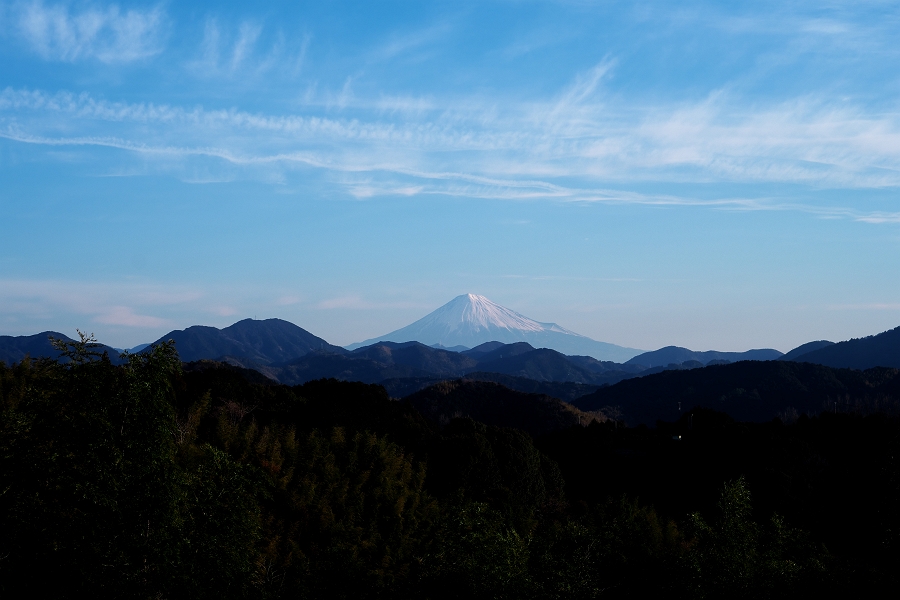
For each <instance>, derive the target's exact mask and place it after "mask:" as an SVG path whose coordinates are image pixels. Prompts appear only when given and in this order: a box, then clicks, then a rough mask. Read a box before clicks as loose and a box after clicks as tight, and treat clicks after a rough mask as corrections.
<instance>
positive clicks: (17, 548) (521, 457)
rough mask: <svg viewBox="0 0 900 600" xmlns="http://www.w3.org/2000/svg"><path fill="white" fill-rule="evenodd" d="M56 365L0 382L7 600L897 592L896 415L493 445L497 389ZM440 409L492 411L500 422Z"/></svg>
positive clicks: (151, 358)
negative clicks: (401, 390)
mask: <svg viewBox="0 0 900 600" xmlns="http://www.w3.org/2000/svg"><path fill="white" fill-rule="evenodd" d="M65 355H66V359H67V360H64V361H56V360H46V359H44V360H37V361H30V360H25V361H22V362H20V363H18V364H16V365H13V366H6V365H4V364H3V363H0V394H2V396H0V411H2V412H0V521H2V523H0V528H2V529H0V530H2V532H3V535H2V536H0V593H2V594H3V595H4V597H20V596H24V595H26V594H27V595H28V596H43V597H60V598H65V597H76V596H77V597H83V596H90V597H116V598H123V597H141V598H143V597H146V598H205V597H212V598H219V599H221V598H241V597H253V598H325V597H328V598H435V599H437V598H631V597H641V598H645V597H652V595H659V596H665V597H669V598H802V597H821V596H823V595H826V594H827V595H830V596H833V595H835V594H843V595H845V596H847V597H871V598H876V597H891V598H893V597H895V594H896V589H897V586H898V584H900V581H898V573H900V511H898V507H900V419H898V418H897V417H895V416H887V415H884V414H878V413H875V414H870V415H867V416H861V415H860V414H851V413H843V412H841V411H840V410H838V407H835V409H834V411H833V412H831V413H828V412H825V413H822V414H819V415H818V416H812V417H810V416H807V415H806V414H803V415H800V416H799V417H798V418H796V419H789V420H788V421H789V422H788V423H785V422H782V420H779V419H776V420H774V421H771V422H766V423H741V422H736V421H734V420H732V419H731V418H730V417H728V416H726V415H725V414H723V413H721V412H716V411H715V410H712V409H710V408H703V407H687V406H686V407H685V410H684V411H683V414H682V416H681V417H680V418H679V419H678V420H673V421H672V422H670V423H662V422H661V423H659V424H658V425H657V426H656V427H655V428H652V429H651V428H647V427H644V426H641V427H635V428H629V427H626V426H625V425H624V423H622V422H617V421H616V420H615V419H611V418H603V417H598V419H599V420H592V419H585V415H586V413H581V412H580V411H577V410H576V409H573V408H571V407H570V408H569V409H567V411H568V412H567V413H566V414H569V415H574V421H571V422H568V421H567V422H561V423H560V424H559V426H558V427H557V428H555V429H554V430H552V431H547V430H546V429H542V428H541V427H538V426H536V425H535V423H538V422H544V421H545V420H546V418H547V415H546V410H547V404H546V403H544V404H543V405H540V406H539V407H538V408H539V410H538V409H535V412H533V413H529V412H528V410H531V409H528V408H527V407H526V406H525V405H524V404H523V405H522V411H520V414H518V415H517V416H516V419H517V421H516V423H517V425H518V427H519V428H518V429H516V428H511V427H501V426H499V425H498V423H500V421H498V419H500V416H498V414H501V413H497V412H496V410H495V408H496V406H497V403H498V402H499V403H500V404H501V405H502V406H503V408H504V410H508V411H515V410H516V409H517V406H516V404H515V396H510V395H509V390H506V391H503V390H505V388H503V387H502V386H500V385H497V384H494V383H491V384H482V385H481V386H480V387H479V386H475V387H472V386H471V385H470V384H467V383H458V384H454V385H450V384H445V387H444V388H442V389H438V390H436V391H433V392H429V394H430V395H429V394H424V395H423V394H420V395H419V396H418V397H417V398H412V399H411V400H410V401H396V400H392V399H391V398H390V397H389V395H388V394H387V392H386V391H385V389H384V388H382V387H380V386H377V385H366V384H361V383H348V382H340V381H336V380H317V381H312V382H309V383H306V384H303V385H298V386H293V387H290V386H286V385H278V384H275V383H273V382H272V381H270V380H268V379H266V378H265V377H263V376H262V375H260V374H259V373H256V372H254V371H247V370H243V369H239V368H235V367H230V366H227V365H222V364H216V363H193V364H190V363H189V364H187V365H182V363H181V361H180V359H179V357H178V355H177V353H176V352H175V349H174V347H173V346H172V345H170V344H161V345H158V346H156V347H154V348H153V349H152V350H151V351H148V352H145V353H142V354H136V355H130V356H127V357H126V358H125V363H124V364H123V365H121V366H117V365H114V364H112V362H110V360H109V359H108V357H105V356H102V355H97V354H96V353H95V352H94V351H93V350H92V345H91V340H89V339H83V340H82V341H80V342H75V343H71V344H65ZM485 386H488V387H485ZM491 386H493V387H491ZM486 390H487V391H486ZM490 390H494V392H490ZM426 391H427V390H426ZM454 394H455V395H454ZM497 394H500V396H497ZM503 394H506V395H503ZM441 398H445V399H448V400H446V401H447V402H449V401H451V400H452V401H453V402H458V403H463V404H464V405H466V406H468V410H469V411H470V412H471V410H474V409H473V408H472V407H476V406H477V405H479V403H481V404H484V403H486V402H488V403H489V402H494V404H491V405H490V406H491V407H492V408H491V411H494V412H490V411H487V412H485V413H484V414H485V415H488V416H490V418H488V417H487V416H486V417H485V420H487V421H489V422H490V423H493V424H485V423H482V422H478V421H475V420H472V419H471V418H465V417H462V418H453V417H454V416H455V415H456V414H457V413H459V414H470V412H462V411H459V410H456V412H454V411H455V409H454V408H453V407H450V408H449V409H448V408H446V407H445V408H443V409H440V410H438V408H439V407H438V406H437V404H436V403H439V402H440V399H441ZM491 398H494V399H493V400H491ZM497 398H499V400H498V399H497ZM416 406H418V407H419V410H417V408H416ZM420 410H421V411H422V412H420ZM541 411H544V412H541ZM529 414H533V415H534V416H533V418H534V419H536V421H535V422H529V420H528V419H529V416H528V415H529ZM426 415H427V416H426ZM501 416H502V415H501ZM601 421H602V422H601ZM529 432H530V433H529Z"/></svg>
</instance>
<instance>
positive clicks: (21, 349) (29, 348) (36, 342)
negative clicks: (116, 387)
mask: <svg viewBox="0 0 900 600" xmlns="http://www.w3.org/2000/svg"><path fill="white" fill-rule="evenodd" d="M51 337H54V338H57V339H61V340H65V341H67V342H71V341H74V340H72V338H70V337H69V336H67V335H63V334H61V333H59V332H56V331H44V332H42V333H36V334H34V335H18V336H13V335H0V361H3V362H5V363H6V364H7V365H11V364H13V363H17V362H19V361H21V360H22V359H23V358H25V356H26V355H28V356H30V357H31V358H57V357H58V356H59V351H58V350H57V349H56V348H54V347H53V344H51V343H50V338H51ZM96 352H101V353H102V352H106V353H107V354H108V355H109V359H110V360H111V361H112V363H113V364H119V363H120V362H122V361H121V360H119V351H118V350H116V349H115V348H110V347H109V346H104V345H102V344H100V346H99V347H98V348H96Z"/></svg>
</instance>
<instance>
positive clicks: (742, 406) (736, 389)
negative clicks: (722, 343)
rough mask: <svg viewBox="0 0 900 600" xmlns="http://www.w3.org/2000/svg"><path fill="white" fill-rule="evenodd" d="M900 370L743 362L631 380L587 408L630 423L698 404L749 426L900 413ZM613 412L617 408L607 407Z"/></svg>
mask: <svg viewBox="0 0 900 600" xmlns="http://www.w3.org/2000/svg"><path fill="white" fill-rule="evenodd" d="M898 374H900V371H898V370H897V369H883V368H879V369H871V370H868V371H864V372H863V371H854V370H850V369H833V368H829V367H825V366H821V365H814V364H810V363H798V362H791V361H743V362H739V363H732V364H728V365H715V366H711V367H705V368H702V369H692V370H684V371H682V370H668V371H663V372H662V373H656V374H653V375H647V376H645V377H639V378H635V379H628V380H625V381H622V382H619V383H617V384H615V385H612V386H609V387H605V388H601V389H599V390H597V391H596V392H594V393H592V394H589V395H587V396H583V397H582V398H579V399H577V400H575V401H573V405H575V406H577V407H578V408H580V409H582V410H600V409H605V407H612V410H613V412H614V411H615V409H616V408H617V409H618V410H619V411H621V418H622V419H623V420H624V421H625V422H626V423H628V424H630V425H637V424H640V423H644V424H647V425H653V424H654V423H656V421H657V420H659V419H661V420H666V421H675V420H677V419H678V418H679V417H680V413H679V410H678V405H679V402H680V403H681V414H683V413H684V412H686V411H689V410H690V409H692V408H694V407H696V406H702V407H706V408H712V409H714V410H718V411H721V412H724V413H727V414H728V415H730V416H731V417H733V418H735V419H738V420H742V421H757V422H761V421H768V420H770V419H773V418H775V417H778V416H784V417H785V418H786V419H790V418H792V416H793V417H794V418H795V417H796V415H798V414H803V413H807V412H810V413H813V414H816V413H819V412H821V411H822V410H827V409H831V408H833V407H834V403H835V402H837V403H838V406H837V409H838V410H839V411H840V410H843V411H847V410H855V409H859V410H863V411H869V412H871V411H874V410H877V409H881V410H885V411H888V412H894V411H896V410H897V409H898V407H900V404H898V402H900V378H898ZM605 410H606V411H607V413H609V412H610V411H609V410H608V409H605Z"/></svg>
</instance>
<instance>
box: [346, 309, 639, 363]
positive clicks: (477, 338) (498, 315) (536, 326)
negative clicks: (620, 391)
mask: <svg viewBox="0 0 900 600" xmlns="http://www.w3.org/2000/svg"><path fill="white" fill-rule="evenodd" d="M412 340H414V341H417V342H421V343H423V344H426V345H429V346H430V345H434V344H441V345H442V346H444V347H452V346H467V347H469V348H475V347H477V346H479V345H480V344H483V343H485V342H490V341H499V342H503V343H507V344H509V343H513V342H528V343H529V344H531V345H532V346H534V347H536V348H551V349H553V350H556V351H558V352H562V353H563V354H580V355H586V356H592V357H594V358H596V359H598V360H614V361H617V362H623V361H625V360H628V359H629V358H631V357H633V356H636V355H637V354H640V351H639V350H635V349H633V348H624V347H622V346H616V345H615V344H608V343H605V342H598V341H596V340H592V339H591V338H588V337H585V336H583V335H579V334H577V333H575V332H573V331H569V330H568V329H565V328H563V327H560V326H559V325H557V324H556V323H540V322H538V321H535V320H533V319H529V318H528V317H526V316H524V315H522V314H519V313H517V312H515V311H513V310H510V309H508V308H505V307H503V306H500V305H499V304H496V303H495V302H491V301H490V300H488V299H487V298H485V297H484V296H478V295H476V294H463V295H462V296H457V297H456V298H454V299H453V300H451V301H450V302H448V303H447V304H445V305H444V306H442V307H440V308H438V309H437V310H435V311H434V312H432V313H430V314H428V315H426V316H424V317H423V318H421V319H419V320H418V321H416V322H414V323H412V324H410V325H407V326H406V327H403V328H401V329H398V330H396V331H392V332H391V333H388V334H385V335H383V336H380V337H378V338H373V339H370V340H366V341H364V342H360V343H358V344H352V345H351V346H348V347H347V348H348V349H351V350H352V349H355V348H359V347H361V346H367V345H370V344H373V343H375V342H378V341H390V342H408V341H412Z"/></svg>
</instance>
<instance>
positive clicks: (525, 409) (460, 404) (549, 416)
mask: <svg viewBox="0 0 900 600" xmlns="http://www.w3.org/2000/svg"><path fill="white" fill-rule="evenodd" d="M403 402H404V403H408V404H410V405H412V406H413V408H415V409H416V410H417V411H418V412H419V413H421V414H422V415H424V416H425V417H426V418H428V419H430V420H432V421H434V422H435V423H439V424H441V425H445V424H447V423H449V422H450V421H451V420H452V419H454V418H459V417H466V418H470V419H473V420H475V421H479V422H482V423H486V424H488V425H498V426H502V427H515V428H516V429H521V430H522V431H525V432H528V433H530V434H532V435H540V434H542V433H548V432H550V431H556V430H557V429H568V428H570V427H572V426H573V425H587V424H588V423H590V422H591V420H592V419H593V418H594V415H588V414H585V413H583V412H582V411H580V410H578V409H576V408H574V407H573V406H571V405H570V404H566V403H565V402H562V401H561V400H558V399H556V398H552V397H550V396H544V395H541V394H528V393H524V392H517V391H514V390H511V389H509V388H506V387H504V386H502V385H500V384H497V383H493V382H490V381H472V380H466V379H458V380H455V381H442V382H440V383H437V384H435V385H432V386H431V387H428V388H425V389H424V390H421V391H418V392H416V393H414V394H412V395H410V396H407V397H406V398H404V399H403Z"/></svg>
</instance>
